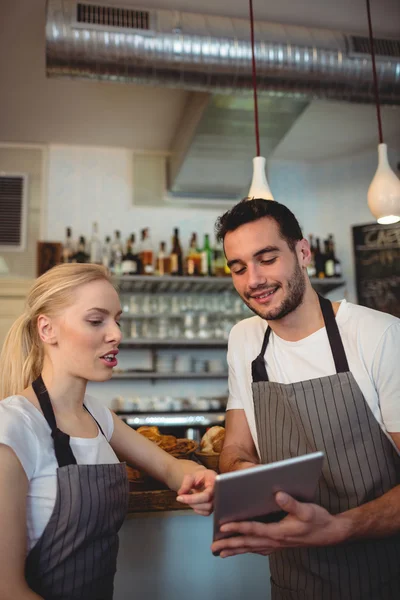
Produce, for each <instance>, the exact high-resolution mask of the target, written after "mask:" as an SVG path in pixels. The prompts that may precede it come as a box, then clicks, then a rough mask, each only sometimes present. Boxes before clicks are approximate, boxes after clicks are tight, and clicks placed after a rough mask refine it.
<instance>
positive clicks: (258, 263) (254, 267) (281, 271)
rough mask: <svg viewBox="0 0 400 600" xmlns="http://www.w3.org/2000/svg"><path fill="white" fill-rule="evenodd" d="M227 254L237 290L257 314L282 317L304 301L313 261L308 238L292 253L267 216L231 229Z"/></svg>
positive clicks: (272, 318)
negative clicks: (310, 257)
mask: <svg viewBox="0 0 400 600" xmlns="http://www.w3.org/2000/svg"><path fill="white" fill-rule="evenodd" d="M224 248H225V254H226V258H227V261H228V265H229V267H230V269H231V272H232V280H233V284H234V286H235V288H236V291H237V292H238V294H239V295H240V297H241V298H242V300H243V301H244V302H245V303H246V304H247V306H248V307H249V308H250V309H251V310H252V311H253V312H255V313H256V314H257V315H259V316H260V317H262V318H263V319H266V320H267V321H273V320H278V319H282V318H283V317H285V316H286V315H288V314H289V313H291V312H293V311H294V310H296V308H297V307H298V306H299V305H300V304H301V303H302V301H303V296H304V293H305V288H306V274H305V267H306V265H307V264H308V262H309V258H308V256H309V248H308V244H307V242H306V240H301V241H299V242H297V244H296V248H295V251H294V252H292V251H291V250H290V248H289V246H288V244H287V242H286V241H285V240H283V239H282V238H281V237H280V235H279V229H278V225H277V223H276V221H275V220H274V219H272V218H270V217H263V218H262V219H259V220H258V221H253V222H252V223H246V224H245V225H241V226H240V227H238V229H236V230H235V231H230V232H229V233H227V234H226V236H225V239H224Z"/></svg>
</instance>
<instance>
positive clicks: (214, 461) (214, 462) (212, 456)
mask: <svg viewBox="0 0 400 600" xmlns="http://www.w3.org/2000/svg"><path fill="white" fill-rule="evenodd" d="M194 455H195V457H196V458H197V459H198V460H199V461H200V462H201V464H202V465H204V466H205V467H206V468H207V469H211V470H212V471H216V472H217V473H218V472H219V457H220V456H221V455H220V454H216V453H215V452H213V453H208V452H200V451H199V450H197V451H196V452H195V453H194Z"/></svg>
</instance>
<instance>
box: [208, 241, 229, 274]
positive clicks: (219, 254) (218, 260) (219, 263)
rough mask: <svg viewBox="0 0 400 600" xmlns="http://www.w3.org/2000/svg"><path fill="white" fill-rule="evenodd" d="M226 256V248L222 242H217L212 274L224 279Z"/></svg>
mask: <svg viewBox="0 0 400 600" xmlns="http://www.w3.org/2000/svg"><path fill="white" fill-rule="evenodd" d="M225 262H226V261H225V254H224V248H223V246H222V242H221V241H218V240H216V242H215V246H214V250H213V258H212V263H211V264H212V267H211V273H212V275H215V276H216V277H224V276H225Z"/></svg>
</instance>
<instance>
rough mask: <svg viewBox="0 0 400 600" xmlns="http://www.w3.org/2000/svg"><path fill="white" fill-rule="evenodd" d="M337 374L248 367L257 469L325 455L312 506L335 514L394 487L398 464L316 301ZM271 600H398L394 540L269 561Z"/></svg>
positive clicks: (279, 555) (331, 319) (329, 311)
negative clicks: (286, 376) (273, 378)
mask: <svg viewBox="0 0 400 600" xmlns="http://www.w3.org/2000/svg"><path fill="white" fill-rule="evenodd" d="M319 301H320V306H321V310H322V315H323V318H324V321H325V327H326V331H327V335H328V339H329V344H330V347H331V350H332V355H333V358H334V362H335V367H336V374H334V375H330V376H327V377H321V378H317V379H311V380H308V381H299V382H296V383H293V384H281V383H273V382H270V381H268V374H267V370H266V365H265V359H264V355H265V351H266V348H267V345H268V339H269V336H270V333H271V329H270V328H269V327H268V328H267V331H266V333H265V337H264V341H263V345H262V349H261V353H260V354H259V356H258V357H257V358H256V359H255V360H254V361H253V363H252V379H253V383H252V390H253V401H254V409H255V420H256V426H257V438H258V443H259V448H260V458H261V462H262V463H270V462H274V461H277V460H283V459H286V458H291V457H295V456H299V455H302V454H308V453H310V452H315V451H317V450H322V451H323V452H324V453H325V456H326V458H325V461H324V467H323V472H322V476H321V479H320V482H319V488H318V491H317V496H316V502H317V503H318V504H320V505H321V506H323V507H324V508H326V509H327V510H328V511H329V512H330V513H331V514H337V513H340V512H343V511H346V510H349V509H351V508H354V507H356V506H360V505H361V504H364V503H365V502H369V501H370V500H374V499H375V498H378V497H380V496H382V494H384V493H385V492H387V491H388V490H390V489H391V488H393V487H394V486H395V485H397V484H398V483H399V482H400V458H399V456H398V454H397V452H396V450H395V449H394V447H393V445H392V444H391V442H390V441H389V440H388V438H387V437H386V435H385V434H384V433H383V431H382V429H381V427H380V425H379V423H378V422H377V420H376V419H375V417H374V416H373V414H372V412H371V409H370V408H369V406H368V404H367V403H366V401H365V399H364V397H363V395H362V392H361V390H360V388H359V387H358V384H357V383H356V381H355V379H354V377H353V375H352V374H351V373H350V372H349V367H348V363H347V358H346V354H345V351H344V347H343V343H342V340H341V337H340V333H339V329H338V327H337V324H336V319H335V316H334V312H333V308H332V304H331V302H330V301H329V300H327V299H326V298H322V297H319ZM270 569H271V587H272V598H273V600H300V599H301V600H303V599H304V600H389V599H390V600H392V599H393V600H394V599H396V600H399V599H400V536H399V535H396V536H393V537H388V538H384V539H376V540H373V539H371V540H362V541H359V542H352V543H343V544H340V545H337V546H331V547H317V548H294V549H287V550H281V551H278V552H274V553H273V554H272V555H271V556H270Z"/></svg>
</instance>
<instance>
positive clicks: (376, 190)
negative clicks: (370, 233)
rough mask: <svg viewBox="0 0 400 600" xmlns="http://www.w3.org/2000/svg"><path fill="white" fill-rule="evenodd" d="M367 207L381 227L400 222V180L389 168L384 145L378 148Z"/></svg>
mask: <svg viewBox="0 0 400 600" xmlns="http://www.w3.org/2000/svg"><path fill="white" fill-rule="evenodd" d="M368 206H369V209H370V211H371V212H372V214H373V215H374V217H375V218H376V219H377V221H378V223H380V224H381V225H388V224H390V223H397V222H398V221H400V180H399V178H398V177H397V175H396V174H395V173H394V172H393V171H392V169H391V168H390V165H389V162H388V157H387V146H386V144H379V146H378V168H377V170H376V173H375V176H374V178H373V180H372V182H371V185H370V186H369V189H368Z"/></svg>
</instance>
